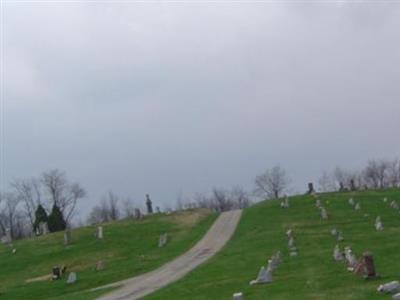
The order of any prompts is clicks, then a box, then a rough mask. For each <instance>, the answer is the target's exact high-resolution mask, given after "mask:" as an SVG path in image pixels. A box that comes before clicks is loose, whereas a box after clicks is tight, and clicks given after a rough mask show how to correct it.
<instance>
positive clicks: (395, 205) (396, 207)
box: [390, 200, 399, 210]
mask: <svg viewBox="0 0 400 300" xmlns="http://www.w3.org/2000/svg"><path fill="white" fill-rule="evenodd" d="M390 207H391V208H393V209H396V210H398V209H399V205H398V204H397V202H396V201H394V200H393V201H392V202H390Z"/></svg>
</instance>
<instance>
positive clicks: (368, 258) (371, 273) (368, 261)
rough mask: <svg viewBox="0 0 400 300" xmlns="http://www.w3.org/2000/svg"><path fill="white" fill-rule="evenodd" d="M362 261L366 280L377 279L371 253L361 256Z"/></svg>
mask: <svg viewBox="0 0 400 300" xmlns="http://www.w3.org/2000/svg"><path fill="white" fill-rule="evenodd" d="M363 260H364V263H365V271H366V274H365V278H366V279H373V278H376V277H377V274H376V271H375V264H374V258H373V256H372V254H371V253H369V252H365V253H364V254H363Z"/></svg>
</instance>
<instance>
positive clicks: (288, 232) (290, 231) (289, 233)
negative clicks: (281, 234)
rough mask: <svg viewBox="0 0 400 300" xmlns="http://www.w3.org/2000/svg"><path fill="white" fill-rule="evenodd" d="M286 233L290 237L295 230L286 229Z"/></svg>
mask: <svg viewBox="0 0 400 300" xmlns="http://www.w3.org/2000/svg"><path fill="white" fill-rule="evenodd" d="M286 235H287V236H288V238H290V237H291V236H293V230H292V229H288V230H287V231H286Z"/></svg>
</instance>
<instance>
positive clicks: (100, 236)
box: [97, 226, 103, 240]
mask: <svg viewBox="0 0 400 300" xmlns="http://www.w3.org/2000/svg"><path fill="white" fill-rule="evenodd" d="M97 238H98V239H99V240H102V239H103V226H98V227H97Z"/></svg>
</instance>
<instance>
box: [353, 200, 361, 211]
mask: <svg viewBox="0 0 400 300" xmlns="http://www.w3.org/2000/svg"><path fill="white" fill-rule="evenodd" d="M360 209H361V206H360V203H359V202H357V203H356V205H354V210H360Z"/></svg>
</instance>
